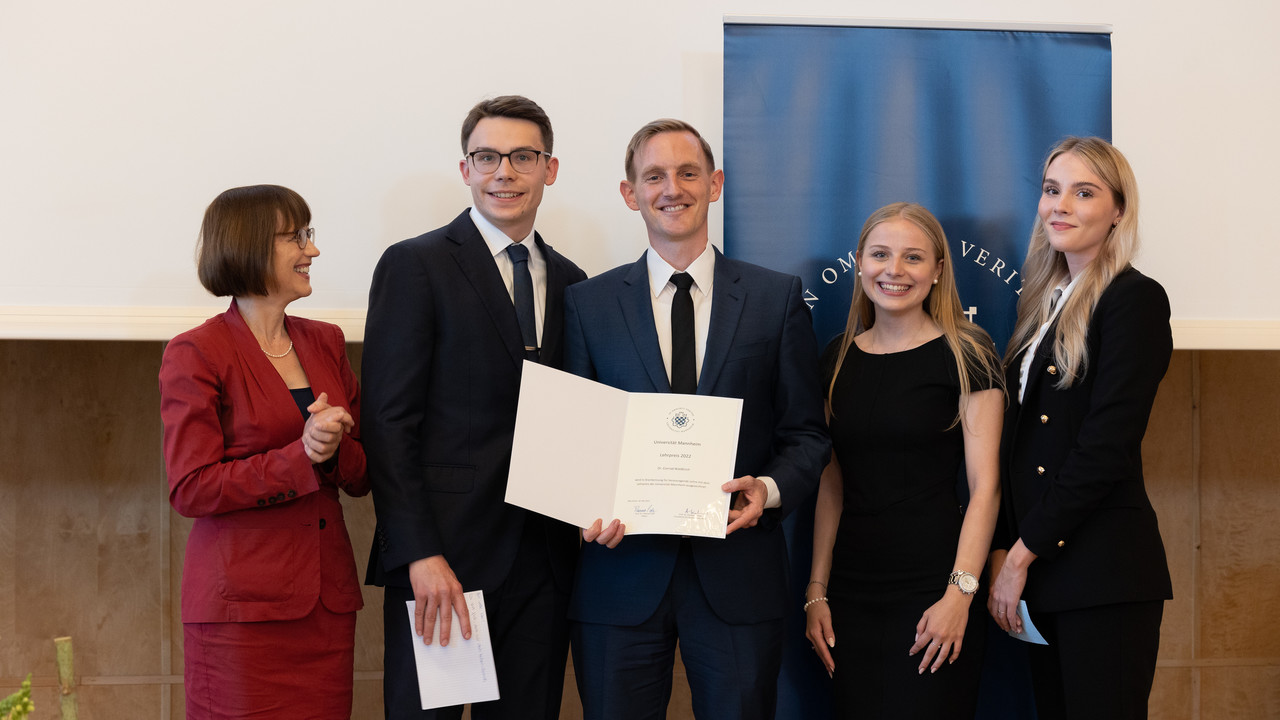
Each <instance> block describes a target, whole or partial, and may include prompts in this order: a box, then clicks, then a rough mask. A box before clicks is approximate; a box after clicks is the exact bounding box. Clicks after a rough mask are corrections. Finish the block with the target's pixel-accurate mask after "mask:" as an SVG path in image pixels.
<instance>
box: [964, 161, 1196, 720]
mask: <svg viewBox="0 0 1280 720" xmlns="http://www.w3.org/2000/svg"><path fill="white" fill-rule="evenodd" d="M1137 228H1138V195H1137V184H1136V181H1135V179H1134V176H1133V171H1132V170H1131V169H1130V167H1129V164H1128V162H1127V161H1126V160H1125V158H1124V156H1123V155H1121V154H1120V151H1118V150H1116V149H1115V147H1113V146H1112V145H1111V144H1110V143H1108V142H1107V141H1105V140H1101V139H1099V138H1067V139H1066V140H1064V141H1062V142H1061V143H1059V144H1058V145H1057V146H1056V147H1054V148H1053V150H1052V151H1050V154H1049V157H1048V160H1047V161H1046V163H1045V168H1044V174H1043V181H1042V193H1041V196H1040V204H1039V213H1038V217H1037V219H1036V221H1035V226H1034V229H1033V230H1032V235H1031V245H1030V248H1029V250H1028V253H1027V260H1026V263H1025V264H1024V266H1023V270H1022V272H1023V277H1025V278H1026V281H1025V284H1024V287H1023V291H1022V295H1021V299H1020V301H1019V304H1018V321H1017V325H1016V326H1015V329H1014V333H1013V337H1012V339H1011V340H1010V342H1009V349H1008V351H1007V353H1006V355H1005V366H1006V378H1007V381H1008V387H1009V395H1010V406H1009V409H1008V412H1007V414H1006V418H1005V426H1004V435H1003V438H1002V442H1001V457H1002V469H1003V472H1002V478H1003V479H1002V482H1003V493H1002V497H1003V506H1004V507H1003V510H1004V512H1003V516H1002V518H1001V524H1000V527H998V528H997V536H996V545H995V547H996V548H998V549H997V550H996V551H995V552H994V553H993V554H992V562H991V567H992V576H993V577H992V591H991V595H990V599H989V602H988V606H989V609H990V612H991V615H992V617H993V618H995V621H996V622H997V623H999V624H1000V626H1001V627H1003V628H1004V629H1006V630H1008V629H1011V628H1012V629H1013V630H1015V631H1017V630H1021V629H1022V628H1023V627H1024V624H1023V623H1024V618H1023V617H1022V616H1021V615H1019V614H1018V601H1019V600H1026V603H1027V608H1028V610H1029V614H1030V617H1031V621H1032V622H1033V623H1034V624H1035V626H1036V627H1037V628H1038V629H1039V630H1041V631H1042V632H1043V633H1044V635H1045V637H1046V639H1047V640H1048V642H1049V644H1048V645H1047V646H1041V645H1031V646H1029V652H1030V660H1031V671H1032V680H1033V683H1034V689H1035V697H1036V708H1037V712H1038V714H1039V717H1040V718H1041V720H1053V719H1054V718H1089V719H1090V720H1098V719H1105V718H1145V717H1146V716H1147V698H1148V696H1149V695H1150V692H1151V684H1152V679H1153V677H1154V674H1155V664H1156V651H1157V649H1158V647H1159V642H1160V620H1161V616H1162V614H1163V609H1164V601H1165V600H1166V599H1169V598H1171V597H1172V588H1171V584H1170V581H1169V569H1168V564H1167V562H1166V560H1165V552H1164V545H1163V543H1162V542H1161V539H1160V530H1159V527H1158V525H1157V522H1156V514H1155V511H1154V510H1153V509H1152V507H1151V502H1150V500H1149V499H1148V498H1147V492H1146V488H1145V485H1144V481H1143V474H1142V437H1143V435H1144V434H1145V432H1146V428H1147V420H1148V417H1149V416H1150V413H1151V406H1152V403H1153V402H1154V401H1155V396H1156V390H1157V388H1158V387H1159V385H1160V380H1161V379H1162V378H1163V377H1164V374H1165V371H1166V369H1167V368H1168V366H1169V357H1170V355H1171V353H1172V350H1173V342H1172V336H1171V333H1170V330H1169V299H1168V297H1167V296H1166V294H1165V291H1164V289H1163V288H1162V287H1161V286H1160V284H1159V283H1157V282H1156V281H1154V280H1152V279H1150V278H1148V277H1146V276H1144V275H1143V274H1142V273H1140V272H1138V271H1137V270H1134V269H1133V267H1132V266H1131V265H1130V262H1131V260H1132V259H1133V257H1134V255H1135V254H1136V253H1137V250H1138V232H1137ZM1059 291H1061V292H1059Z"/></svg>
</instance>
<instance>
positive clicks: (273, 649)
mask: <svg viewBox="0 0 1280 720" xmlns="http://www.w3.org/2000/svg"><path fill="white" fill-rule="evenodd" d="M310 220H311V212H310V210H309V209H308V208H307V204H306V202H304V201H303V199H302V198H301V197H299V196H298V194H297V193H295V192H293V191H292V190H289V189H287V188H282V187H279V186H275V185H258V186H252V187H244V188H235V189H232V190H228V191H226V192H224V193H222V194H221V195H219V196H218V198H217V199H215V200H214V201H213V203H212V204H211V205H210V206H209V209H208V210H207V211H206V212H205V219H204V224H203V225H202V226H201V230H200V251H199V256H200V259H199V274H200V280H201V283H202V284H203V285H204V286H205V287H206V288H207V289H208V290H209V291H210V292H212V293H213V294H214V295H218V296H226V295H232V296H233V297H234V299H233V300H232V302H231V307H230V308H229V309H228V310H227V311H226V312H225V313H222V314H221V315H216V316H214V317H213V318H210V319H209V320H207V321H206V322H205V323H204V324H203V325H201V326H200V327H197V328H195V329H193V330H190V331H188V332H185V333H182V334H181V335H179V336H178V337H176V338H174V339H173V340H172V341H171V342H170V343H169V344H168V345H167V346H166V348H165V353H164V360H163V361H162V362H161V366H160V416H161V418H162V419H163V421H164V458H165V469H166V471H167V472H168V475H169V502H170V504H172V505H173V507H174V509H175V510H177V511H178V512H179V513H181V514H182V515H184V516H186V517H191V518H195V522H194V524H193V525H192V528H191V535H190V537H189V538H188V540H187V549H186V561H185V563H184V565H183V573H182V622H183V639H184V644H183V653H184V657H185V661H186V662H185V676H184V679H185V690H186V710H187V713H186V716H187V718H188V720H195V719H197V718H272V719H273V720H278V719H279V718H308V719H312V718H349V717H350V716H351V695H352V666H353V661H354V646H355V618H356V611H357V610H359V609H360V607H361V605H362V604H363V601H362V598H361V594H360V585H359V583H358V581H357V579H356V566H355V559H354V556H353V555H352V551H351V540H350V538H349V537H348V536H347V530H346V526H345V524H344V523H343V519H342V506H341V504H340V503H339V502H338V491H339V489H341V490H343V491H344V492H346V493H347V494H348V495H364V494H365V493H367V492H369V481H368V478H367V477H366V473H365V457H364V450H363V448H362V447H361V445H360V442H359V422H358V421H359V411H358V407H359V391H358V389H357V385H356V378H355V374H354V373H352V371H351V366H350V364H349V363H348V362H347V356H346V350H345V343H344V341H343V336H342V331H341V330H339V329H338V328H337V327H336V326H334V325H330V324H328V323H322V322H317V321H314V320H306V319H304V318H298V317H288V316H286V315H285V313H284V311H285V306H287V305H288V304H289V303H290V302H292V301H293V300H296V299H298V298H300V297H305V296H307V295H310V294H311V280H310V277H309V274H310V269H311V261H312V260H313V259H314V258H315V257H316V256H317V255H319V254H320V251H319V250H317V249H316V246H315V244H314V243H313V242H312V238H313V231H312V230H311V228H309V227H307V226H308V224H309V223H310Z"/></svg>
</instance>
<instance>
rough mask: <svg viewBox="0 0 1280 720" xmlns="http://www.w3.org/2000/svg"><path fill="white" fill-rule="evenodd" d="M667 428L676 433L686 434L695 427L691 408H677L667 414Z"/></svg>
mask: <svg viewBox="0 0 1280 720" xmlns="http://www.w3.org/2000/svg"><path fill="white" fill-rule="evenodd" d="M667 427H669V428H671V429H672V430H675V431H676V432H684V431H685V430H688V429H689V428H691V427H693V411H691V410H690V409H689V408H676V409H675V410H672V411H671V412H670V413H668V414H667Z"/></svg>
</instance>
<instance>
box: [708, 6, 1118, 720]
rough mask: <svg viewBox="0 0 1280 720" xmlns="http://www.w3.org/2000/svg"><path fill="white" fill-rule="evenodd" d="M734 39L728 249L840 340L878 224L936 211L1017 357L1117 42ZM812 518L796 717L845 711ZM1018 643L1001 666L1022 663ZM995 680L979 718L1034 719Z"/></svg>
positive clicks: (966, 277)
mask: <svg viewBox="0 0 1280 720" xmlns="http://www.w3.org/2000/svg"><path fill="white" fill-rule="evenodd" d="M724 34H725V41H724V58H725V62H724V168H725V190H724V203H725V209H724V210H725V241H724V244H725V252H726V254H728V255H729V256H731V257H735V258H739V259H743V260H747V261H749V262H754V263H757V264H759V265H764V266H765V267H770V268H774V269H776V270H781V271H785V272H789V273H794V274H796V275H799V276H800V277H801V279H802V280H803V281H804V284H805V297H806V301H807V302H808V304H809V306H810V307H811V308H812V309H813V315H814V324H815V329H816V331H817V334H818V340H819V343H820V344H823V345H825V343H826V342H827V341H828V340H829V339H831V338H832V337H833V336H835V335H836V334H837V333H839V332H840V331H842V330H843V329H844V324H845V319H846V317H847V315H848V311H849V301H850V297H851V293H852V288H853V285H852V283H853V281H854V278H855V274H854V272H853V270H854V268H853V260H854V252H855V250H856V249H857V243H858V233H859V231H860V230H861V228H862V223H863V221H865V220H866V218H867V216H868V215H869V214H871V212H872V211H874V210H875V209H877V208H879V207H881V206H883V205H886V204H888V203H891V202H896V201H899V200H906V201H912V202H917V203H920V204H922V205H924V206H925V207H927V208H929V210H931V211H932V212H933V213H934V215H936V216H937V217H938V219H939V220H940V221H941V223H942V226H943V228H944V229H945V230H946V233H947V239H948V241H949V244H950V250H951V253H952V263H953V265H954V270H955V273H956V281H957V283H958V286H959V292H960V300H961V303H962V305H963V306H964V307H965V308H966V310H967V313H968V314H969V315H970V317H971V318H972V319H973V320H974V321H975V322H977V323H978V324H979V325H981V326H983V327H984V328H985V329H986V330H987V332H989V333H991V335H992V337H993V338H994V339H995V341H996V345H997V347H998V348H999V349H1000V350H1001V351H1002V352H1003V350H1004V345H1005V343H1006V342H1007V341H1008V338H1009V335H1010V333H1011V332H1012V329H1013V321H1014V316H1015V305H1016V302H1017V295H1018V292H1019V291H1020V290H1021V285H1022V278H1021V275H1020V274H1019V270H1020V268H1021V266H1022V260H1023V258H1024V256H1025V253H1026V245H1027V239H1028V237H1029V236H1030V233H1031V225H1032V221H1033V220H1034V218H1035V212H1036V205H1037V202H1038V198H1039V195H1040V187H1039V186H1040V170H1041V166H1042V164H1043V162H1044V157H1045V155H1046V154H1047V152H1048V150H1049V148H1050V147H1051V146H1052V145H1053V144H1054V143H1056V142H1057V141H1058V140H1060V139H1061V138H1062V137H1064V136H1066V135H1098V136H1101V137H1104V138H1108V139H1109V138H1110V137H1111V38H1110V36H1109V35H1105V34H1090V33H1066V32H1025V31H994V30H946V29H906V28H885V27H832V26H803V25H755V24H726V25H725V30H724ZM812 520H813V516H812V512H811V510H806V509H801V510H800V511H799V512H797V513H796V514H795V515H794V516H793V517H792V518H791V519H790V520H789V521H788V532H789V535H788V541H789V542H790V547H791V548H792V584H793V585H794V586H795V587H794V590H795V592H794V596H795V598H796V603H795V607H796V613H795V614H794V615H793V616H792V617H790V618H788V633H789V637H788V646H787V650H786V654H785V656H784V662H783V677H782V680H781V682H780V688H779V689H780V694H779V710H778V717H779V718H783V719H787V718H796V719H797V720H799V719H801V718H817V717H826V716H827V715H828V713H829V711H828V709H827V700H826V695H827V683H828V681H827V677H826V673H825V671H824V670H823V669H822V667H821V665H820V664H818V663H817V662H816V660H815V658H814V657H813V655H814V653H813V652H812V650H811V649H810V647H809V644H808V641H807V640H805V639H804V637H803V633H804V630H803V624H804V618H803V615H802V614H800V612H799V608H800V602H801V598H802V596H803V591H804V589H803V585H804V582H805V581H806V580H807V579H808V569H809V551H810V546H811V541H812ZM1002 639H1003V638H996V639H995V640H996V641H997V642H995V643H993V644H992V646H991V648H990V649H989V653H988V655H989V657H988V661H989V662H988V664H989V665H991V664H993V663H994V664H996V665H999V664H1001V663H1005V664H1009V665H1010V666H1016V665H1018V664H1019V663H1020V660H1019V659H1018V658H1017V656H1016V653H1017V652H1018V650H1017V649H1016V648H1015V649H1010V650H1005V649H1002V648H1005V647H1007V646H1005V645H1002V644H1001V643H1000V642H998V641H1000V640H1002ZM904 652H905V649H904ZM1011 653H1014V654H1013V655H1011ZM1015 669H1016V670H1017V672H1019V673H1025V670H1023V669H1021V668H1015ZM987 677H988V678H990V677H991V675H990V674H988V675H987ZM998 682H1007V681H998ZM989 685H990V683H988V682H987V681H986V680H985V679H984V686H983V708H982V709H981V711H980V717H988V718H994V717H1028V714H1027V709H1026V706H1027V703H1029V702H1030V700H1029V690H1028V689H1026V688H1012V689H1010V690H1009V692H1000V693H999V695H1000V697H998V698H995V699H993V698H992V697H991V696H992V695H993V693H992V692H991V690H992V688H991V687H989Z"/></svg>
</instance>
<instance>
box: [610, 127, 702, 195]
mask: <svg viewBox="0 0 1280 720" xmlns="http://www.w3.org/2000/svg"><path fill="white" fill-rule="evenodd" d="M668 132H687V133H689V134H691V135H693V136H694V137H695V138H697V139H698V144H699V145H701V146H702V154H703V155H706V156H707V166H708V167H707V169H708V170H710V171H712V172H714V171H715V169H716V157H715V155H713V154H712V153H711V145H709V144H707V141H706V140H705V139H704V138H703V137H702V133H700V132H698V131H697V130H695V129H694V127H693V126H692V125H690V124H689V123H687V122H685V121H683V120H675V119H672V118H662V119H660V120H654V121H653V122H651V123H649V124H648V125H645V126H644V127H642V128H640V129H639V130H637V131H636V134H635V135H632V136H631V142H629V143H627V158H626V160H625V165H624V167H623V170H624V171H625V172H626V173H627V180H628V181H634V180H635V179H636V171H635V168H633V167H632V166H631V164H632V163H633V162H635V159H636V153H637V152H640V146H641V145H643V144H645V142H646V141H647V140H648V139H649V138H651V137H653V136H654V135H661V134H662V133H668Z"/></svg>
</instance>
